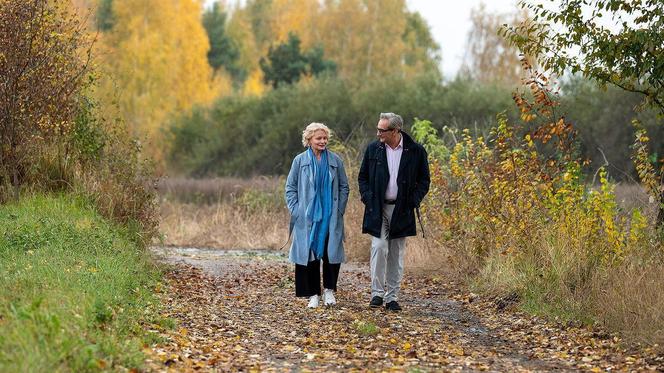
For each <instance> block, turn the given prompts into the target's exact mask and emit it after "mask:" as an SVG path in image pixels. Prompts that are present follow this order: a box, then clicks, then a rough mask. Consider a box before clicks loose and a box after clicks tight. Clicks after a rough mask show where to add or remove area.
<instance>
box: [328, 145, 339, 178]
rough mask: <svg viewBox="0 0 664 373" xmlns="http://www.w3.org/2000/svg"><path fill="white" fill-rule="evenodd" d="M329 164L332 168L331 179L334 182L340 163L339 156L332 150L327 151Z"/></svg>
mask: <svg viewBox="0 0 664 373" xmlns="http://www.w3.org/2000/svg"><path fill="white" fill-rule="evenodd" d="M327 164H328V165H329V168H330V181H331V182H334V177H335V176H337V167H339V164H338V163H337V157H335V156H333V155H332V152H330V151H329V150H328V152H327Z"/></svg>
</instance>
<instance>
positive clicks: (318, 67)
mask: <svg viewBox="0 0 664 373" xmlns="http://www.w3.org/2000/svg"><path fill="white" fill-rule="evenodd" d="M260 66H261V69H262V70H263V74H264V80H265V83H268V84H271V85H272V87H273V88H277V87H278V86H279V85H280V84H292V83H295V82H297V81H298V80H300V77H301V76H303V75H310V76H314V75H318V74H321V73H323V72H334V71H335V69H336V65H335V63H334V62H332V61H327V60H324V59H323V50H322V48H320V47H317V48H312V49H311V50H309V51H307V52H305V53H302V52H301V51H300V38H299V37H298V36H297V35H295V34H290V35H289V36H288V40H287V41H286V42H285V43H282V44H279V45H277V46H276V47H274V48H273V47H270V49H269V50H268V53H267V58H261V60H260Z"/></svg>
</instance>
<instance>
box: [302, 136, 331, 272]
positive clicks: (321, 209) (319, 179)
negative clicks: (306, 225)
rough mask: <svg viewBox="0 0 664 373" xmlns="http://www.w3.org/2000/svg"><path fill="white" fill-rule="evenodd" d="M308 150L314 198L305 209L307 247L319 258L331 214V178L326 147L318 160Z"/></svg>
mask: <svg viewBox="0 0 664 373" xmlns="http://www.w3.org/2000/svg"><path fill="white" fill-rule="evenodd" d="M308 152H309V159H310V160H311V165H312V168H313V171H314V199H313V202H312V206H311V207H310V208H309V209H308V210H309V211H307V217H308V218H309V219H310V220H311V222H312V225H311V233H310V234H309V249H310V250H311V251H313V253H314V256H315V257H316V259H320V258H322V257H323V250H324V249H325V240H326V238H327V234H328V230H329V227H330V216H331V215H332V180H331V179H330V171H329V170H330V168H329V163H328V160H327V157H328V153H327V149H326V150H323V152H322V153H321V156H320V161H318V160H317V159H316V156H315V155H314V151H313V150H311V148H309V151H308Z"/></svg>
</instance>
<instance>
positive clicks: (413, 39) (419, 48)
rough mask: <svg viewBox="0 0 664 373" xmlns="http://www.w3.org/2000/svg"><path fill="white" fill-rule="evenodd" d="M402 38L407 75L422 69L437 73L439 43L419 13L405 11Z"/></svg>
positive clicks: (439, 58) (439, 57)
mask: <svg viewBox="0 0 664 373" xmlns="http://www.w3.org/2000/svg"><path fill="white" fill-rule="evenodd" d="M402 39H403V42H404V45H405V46H406V50H405V51H404V58H403V62H404V65H405V67H404V68H405V69H406V74H407V75H413V74H414V73H417V72H422V71H429V72H435V73H439V69H438V66H439V65H440V60H441V56H440V45H438V43H437V42H436V41H435V40H434V39H433V36H432V35H431V30H430V29H429V25H428V24H427V22H426V20H424V18H422V15H421V14H420V13H418V12H407V13H406V29H405V30H404V33H403V35H402Z"/></svg>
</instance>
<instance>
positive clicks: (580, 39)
mask: <svg viewBox="0 0 664 373" xmlns="http://www.w3.org/2000/svg"><path fill="white" fill-rule="evenodd" d="M520 4H521V7H522V8H524V9H528V10H529V11H530V12H532V14H533V15H534V21H535V22H536V23H534V24H529V23H520V24H515V25H511V26H507V27H505V28H504V29H503V31H502V34H503V35H505V36H506V37H507V38H508V39H509V40H510V41H511V42H512V43H514V45H516V46H518V47H519V48H520V49H521V50H522V51H524V52H525V53H527V54H529V55H533V56H537V58H538V60H539V61H540V63H541V65H542V66H543V67H544V68H546V69H548V70H550V71H552V72H554V73H557V74H563V73H565V72H567V71H570V72H572V73H577V72H580V73H581V74H583V76H585V77H587V78H590V79H593V80H595V81H596V82H598V83H599V84H601V85H609V84H610V85H615V86H617V87H620V88H622V89H624V90H626V91H630V92H637V93H639V94H642V95H643V97H644V98H645V100H644V105H647V106H650V107H652V108H654V109H656V110H657V111H659V113H660V114H661V115H664V26H663V25H664V2H662V1H661V0H639V1H632V0H562V1H561V2H560V4H559V5H558V6H554V7H549V6H545V5H544V4H541V3H540V2H538V1H534V0H532V1H522V2H521V3H520ZM662 163H664V160H662ZM659 179H660V180H659V190H657V191H655V193H654V194H655V195H656V196H658V199H659V213H658V217H657V223H658V225H659V226H664V169H663V168H662V167H661V166H660V167H659Z"/></svg>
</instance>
